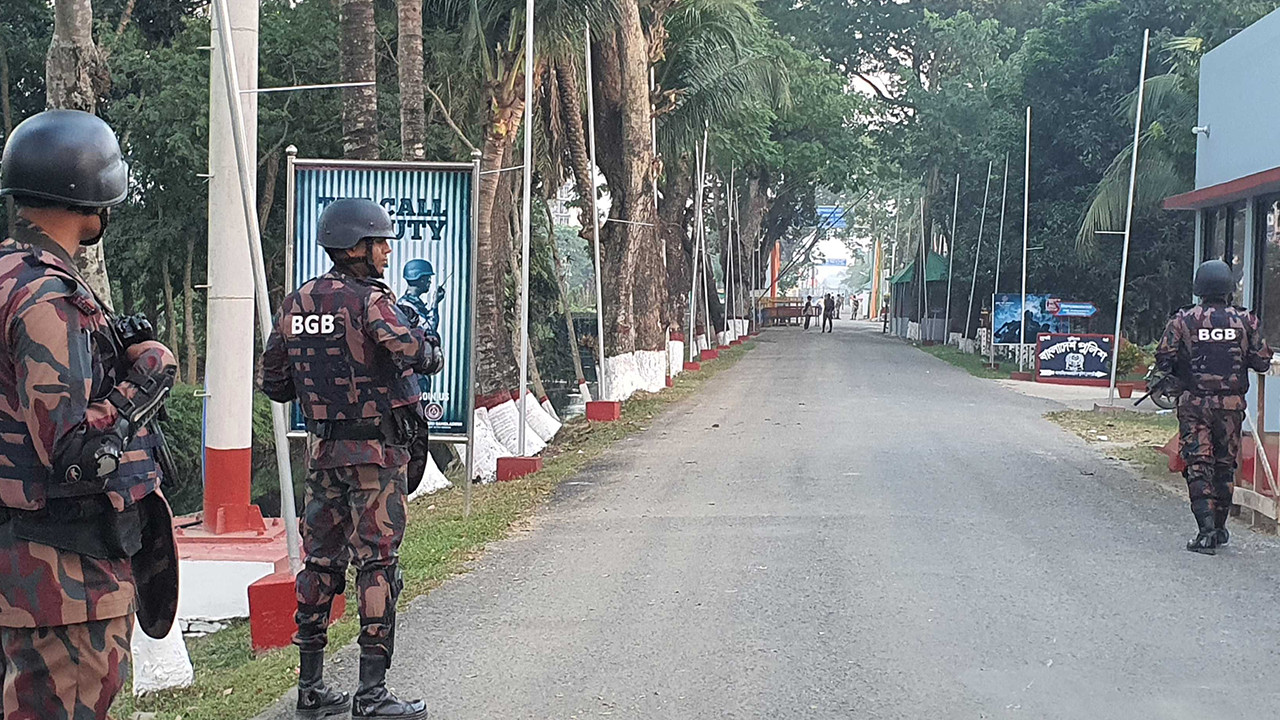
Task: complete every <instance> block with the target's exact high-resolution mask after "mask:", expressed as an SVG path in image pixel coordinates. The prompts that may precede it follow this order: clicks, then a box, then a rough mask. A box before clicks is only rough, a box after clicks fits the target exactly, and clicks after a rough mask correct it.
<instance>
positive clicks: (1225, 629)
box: [264, 320, 1280, 720]
mask: <svg viewBox="0 0 1280 720" xmlns="http://www.w3.org/2000/svg"><path fill="white" fill-rule="evenodd" d="M784 358H790V359H789V360H787V361H785V362H784V361H783V359H784ZM1055 407H1060V406H1059V405H1057V404H1055V403H1051V402H1048V401H1045V400H1042V399H1036V398H1029V397H1025V396H1022V395H1019V394H1016V393H1013V392H1010V391H1008V390H1007V389H1005V388H1002V387H1000V386H999V385H997V384H995V383H992V382H988V381H983V380H979V379H976V378H973V377H971V376H970V375H968V374H967V373H964V372H963V371H961V370H958V369H956V368H954V367H952V366H950V365H947V364H945V363H943V362H941V361H938V360H936V359H934V358H932V357H930V356H928V355H926V354H925V353H922V352H920V351H918V350H915V349H913V348H911V347H909V346H907V345H905V344H903V343H901V342H899V341H897V340H891V339H887V338H884V337H883V336H881V335H880V334H879V333H878V332H875V331H874V330H873V326H871V325H868V324H863V323H854V322H852V321H847V320H846V321H842V322H840V323H839V324H838V325H837V330H836V332H835V333H834V334H826V335H820V334H818V333H816V332H810V333H801V332H800V331H798V330H796V329H776V330H772V331H769V332H768V333H766V335H765V336H764V337H763V338H762V339H761V340H760V341H759V347H757V348H756V349H755V350H753V351H752V352H751V353H749V354H748V355H747V356H746V358H745V359H744V360H743V361H742V362H741V363H739V365H738V366H737V367H735V368H734V369H732V370H731V371H730V372H727V373H725V374H723V375H721V376H720V377H718V378H716V379H715V380H714V381H712V382H711V383H709V384H708V385H707V386H706V387H705V388H704V389H703V391H702V393H701V394H700V395H699V396H698V397H696V398H694V399H692V400H690V401H689V402H686V403H684V404H682V405H680V406H679V407H677V408H675V409H674V410H672V411H670V412H669V413H668V414H667V415H665V416H663V417H662V420H663V422H661V423H655V424H654V427H652V428H651V429H649V430H648V431H646V432H644V433H642V434H640V435H638V436H635V437H633V438H631V439H629V440H626V441H624V442H622V443H621V444H619V445H618V446H617V447H616V448H615V449H614V450H612V451H611V452H609V453H608V454H607V455H606V456H605V457H604V458H602V459H601V460H600V461H599V462H597V463H596V464H595V465H594V466H593V467H592V468H591V469H590V470H589V471H587V472H585V473H584V474H583V475H581V476H580V477H579V478H578V479H577V480H576V481H575V482H572V483H569V484H566V485H564V486H562V487H561V489H560V490H559V491H558V492H557V494H556V496H555V498H554V500H553V501H552V502H551V504H550V506H549V507H547V508H545V509H543V510H542V511H540V513H539V514H538V516H537V518H536V520H535V521H534V522H533V524H532V528H531V530H530V531H529V532H524V533H521V534H519V535H517V536H516V537H514V538H512V539H511V540H508V541H504V542H502V543H498V544H496V545H495V546H493V547H492V548H491V550H490V551H489V552H488V553H487V554H486V555H485V556H484V558H483V559H482V560H481V561H479V562H478V563H477V566H476V568H475V570H474V571H473V572H471V573H469V574H467V575H465V576H462V577H459V578H456V579H454V580H452V581H450V582H449V583H447V584H446V585H445V586H444V587H442V588H440V589H439V590H437V591H436V592H433V593H432V594H430V595H429V596H427V597H423V598H419V599H418V600H417V601H415V602H414V603H413V605H412V607H411V608H410V609H409V610H408V611H407V612H405V613H404V614H403V616H402V624H401V628H400V632H399V637H398V639H397V645H398V647H399V648H400V650H399V654H398V655H397V657H396V664H395V667H394V669H393V670H392V680H393V684H394V685H395V686H397V687H399V688H400V689H402V690H404V691H405V692H406V693H410V694H413V695H415V696H416V695H421V696H422V697H424V698H426V699H427V701H428V703H429V704H430V706H431V707H432V708H433V717H436V718H442V719H454V718H498V719H502V720H509V719H511V718H538V719H544V718H596V717H612V718H617V717H625V718H646V719H649V720H659V719H662V720H666V719H670V720H687V719H693V718H762V719H767V720H774V719H777V718H832V719H835V718H840V719H849V718H902V719H904V720H906V719H910V720H921V719H924V718H928V719H930V720H932V719H935V718H965V719H969V718H1005V717H1025V718H1035V719H1036V720H1046V719H1054V718H1061V719H1062V720H1106V719H1111V718H1114V719H1116V720H1135V719H1144V720H1145V719H1147V718H1161V719H1163V718H1195V719H1196V720H1209V719H1214V718H1224V719H1225V718H1233V719H1235V718H1263V717H1273V716H1274V713H1275V708H1276V707H1278V706H1280V687H1278V686H1277V683H1276V682H1275V679H1274V677H1273V675H1272V672H1273V669H1274V668H1275V667H1277V662H1276V661H1277V650H1276V646H1277V638H1280V598H1277V590H1276V588H1277V586H1278V585H1280V571H1278V570H1280V544H1278V543H1277V542H1276V541H1275V540H1274V539H1271V538H1267V537H1263V536H1260V535H1255V534H1252V533H1250V532H1248V531H1245V530H1240V531H1238V532H1237V533H1236V534H1235V535H1234V536H1233V539H1232V544H1231V546H1230V548H1229V549H1227V550H1226V551H1224V552H1223V553H1220V554H1219V555H1218V556H1217V557H1205V556H1200V555H1194V554H1191V553H1188V552H1186V551H1184V550H1183V549H1182V545H1183V543H1184V542H1185V540H1186V537H1187V536H1188V535H1189V533H1190V532H1191V530H1192V523H1191V519H1190V513H1189V512H1188V510H1187V509H1186V507H1185V504H1184V502H1183V501H1181V500H1179V499H1177V498H1173V497H1170V496H1168V495H1167V494H1165V493H1161V492H1159V491H1158V490H1156V489H1154V488H1153V487H1152V486H1151V485H1148V484H1146V483H1144V482H1142V481H1139V480H1136V479H1135V478H1134V477H1133V475H1131V474H1130V473H1129V472H1128V471H1127V470H1125V469H1123V468H1121V467H1119V466H1117V465H1116V464H1115V463H1112V462H1110V461H1107V460H1105V459H1103V458H1101V457H1100V456H1098V455H1097V454H1095V453H1094V451H1092V450H1091V449H1089V448H1087V447H1086V446H1085V445H1084V443H1083V442H1082V441H1080V440H1078V439H1077V438H1075V437H1074V436H1072V435H1070V434H1068V433H1066V432H1065V431H1063V430H1061V429H1059V428H1058V427H1057V426H1055V425H1053V424H1051V423H1049V422H1048V421H1045V420H1044V419H1042V414H1043V413H1044V412H1045V411H1046V410H1049V409H1052V408H1055ZM354 660H355V654H354V649H353V648H347V649H346V650H344V651H343V652H342V653H341V662H339V663H336V664H335V665H334V666H333V667H332V671H331V675H332V676H333V677H335V678H336V679H337V680H338V681H339V682H340V683H342V684H343V685H349V684H352V683H353V682H354V666H355V663H354ZM291 702H292V699H291V698H287V699H286V700H285V701H284V703H282V705H281V706H280V707H279V708H277V709H276V710H274V711H272V712H270V713H268V714H266V715H265V716H264V717H268V718H285V717H290V716H291V711H290V710H289V709H288V705H289V704H290V703H291Z"/></svg>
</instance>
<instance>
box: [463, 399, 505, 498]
mask: <svg viewBox="0 0 1280 720" xmlns="http://www.w3.org/2000/svg"><path fill="white" fill-rule="evenodd" d="M474 422H475V430H474V431H473V435H474V436H475V443H476V446H475V449H474V450H472V453H471V456H472V463H473V465H474V467H470V468H467V475H468V477H470V478H471V479H472V480H479V481H480V482H482V483H485V484H486V485H487V484H489V483H491V482H496V481H497V480H498V458H499V457H501V456H503V455H506V454H507V449H506V448H505V447H503V446H502V443H501V442H500V441H499V440H498V436H496V435H494V434H493V424H492V423H491V422H490V421H489V411H488V410H487V409H485V408H482V407H478V408H476V415H475V419H474Z"/></svg>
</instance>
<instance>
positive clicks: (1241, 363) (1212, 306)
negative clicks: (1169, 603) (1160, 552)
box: [1156, 260, 1271, 555]
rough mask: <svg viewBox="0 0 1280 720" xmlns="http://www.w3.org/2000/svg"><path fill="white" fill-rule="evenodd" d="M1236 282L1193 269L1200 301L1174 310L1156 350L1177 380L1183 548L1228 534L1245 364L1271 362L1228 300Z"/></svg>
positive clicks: (1204, 545) (1210, 548) (1217, 272)
mask: <svg viewBox="0 0 1280 720" xmlns="http://www.w3.org/2000/svg"><path fill="white" fill-rule="evenodd" d="M1234 289H1235V280H1234V279H1233V277H1232V274H1231V267H1230V266H1229V265H1227V264H1226V263H1225V262H1223V261H1221V260H1210V261H1208V262H1206V263H1204V264H1202V265H1201V266H1200V267H1199V268H1198V269H1197V270H1196V277H1195V287H1194V292H1195V294H1196V295H1198V296H1199V297H1200V304H1199V305H1191V306H1188V307H1184V308H1182V309H1180V310H1178V312H1176V313H1174V315H1173V317H1172V318H1171V319H1170V320H1169V324H1168V325H1167V326H1166V327H1165V331H1164V337H1163V338H1162V339H1161V340H1160V346H1159V347H1158V348H1157V349H1156V367H1157V368H1158V369H1159V370H1161V371H1162V372H1166V373H1170V374H1172V375H1173V376H1174V377H1176V378H1177V379H1178V381H1179V382H1180V383H1181V386H1182V396H1181V397H1180V398H1179V400H1178V432H1179V436H1180V440H1181V445H1182V448H1181V453H1182V459H1183V461H1184V462H1186V465H1187V467H1186V469H1185V470H1184V471H1183V476H1184V477H1186V479H1187V490H1188V493H1189V494H1190V496H1191V512H1192V513H1193V514H1194V515H1195V518H1196V523H1197V524H1198V526H1199V532H1198V533H1197V534H1196V536H1195V538H1193V539H1192V540H1191V541H1190V542H1188V543H1187V549H1188V550H1191V551H1193V552H1198V553H1204V554H1207V555H1213V554H1214V552H1215V549H1216V548H1217V547H1219V546H1220V545H1226V544H1227V541H1228V540H1229V539H1230V534H1229V533H1228V532H1227V514H1228V513H1229V512H1230V511H1231V493H1232V486H1233V483H1234V481H1235V472H1236V459H1237V457H1238V455H1239V454H1240V430H1241V425H1242V423H1243V422H1244V410H1245V399H1244V397H1245V393H1246V392H1247V391H1248V390H1249V370H1250V369H1253V370H1255V371H1257V372H1265V371H1266V370H1267V369H1268V368H1269V367H1270V366H1271V348H1269V347H1267V345H1266V343H1265V342H1264V341H1263V339H1262V336H1261V334H1260V333H1259V330H1258V318H1256V317H1254V315H1253V313H1250V312H1249V311H1248V310H1245V309H1244V308H1242V307H1234V306H1232V305H1230V304H1229V303H1230V295H1231V292H1232V291H1233V290H1234Z"/></svg>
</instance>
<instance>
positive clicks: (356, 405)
mask: <svg viewBox="0 0 1280 720" xmlns="http://www.w3.org/2000/svg"><path fill="white" fill-rule="evenodd" d="M378 301H383V302H388V303H392V304H394V297H393V296H392V294H391V290H390V288H388V287H387V286H386V285H384V284H382V283H381V282H378V281H377V280H372V279H363V278H354V277H351V276H348V275H343V274H340V273H338V272H335V271H331V272H329V273H326V274H325V275H321V276H320V277H318V278H316V279H314V280H311V281H310V282H308V283H306V284H305V285H303V286H302V287H301V288H299V289H298V290H297V291H295V292H294V293H292V294H291V295H289V296H288V297H287V298H285V300H284V303H282V304H281V306H280V319H279V325H278V326H277V329H278V330H279V332H280V334H281V336H282V337H283V339H284V345H285V349H286V350H287V351H288V355H289V363H290V373H292V375H293V383H294V387H295V388H296V389H297V392H298V404H299V405H300V406H301V408H302V414H303V416H304V417H306V418H307V419H308V420H322V421H334V420H360V419H365V418H383V417H386V416H387V415H389V413H390V412H391V410H392V409H394V408H399V407H404V406H407V405H414V404H416V403H417V402H418V400H419V397H420V391H419V389H418V383H417V380H416V378H415V377H414V373H413V370H412V369H404V370H401V369H400V368H398V367H397V366H396V364H395V363H394V362H393V360H392V358H391V354H390V353H389V352H388V351H387V350H386V349H384V348H383V347H382V346H380V345H379V344H378V343H377V342H375V341H374V339H373V338H372V337H370V334H369V332H368V331H367V329H366V328H365V326H364V325H365V313H366V310H367V308H368V307H369V305H370V303H373V302H378Z"/></svg>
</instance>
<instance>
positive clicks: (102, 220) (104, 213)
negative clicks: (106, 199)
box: [80, 208, 111, 247]
mask: <svg viewBox="0 0 1280 720" xmlns="http://www.w3.org/2000/svg"><path fill="white" fill-rule="evenodd" d="M93 214H95V215H97V216H98V234H97V235H94V236H93V237H91V238H89V239H87V240H81V241H80V244H81V245H83V246H85V247H88V246H90V245H97V244H98V243H100V242H102V236H103V235H105V234H106V232H107V224H108V223H110V221H111V208H98V211H97V212H96V213H93Z"/></svg>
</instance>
